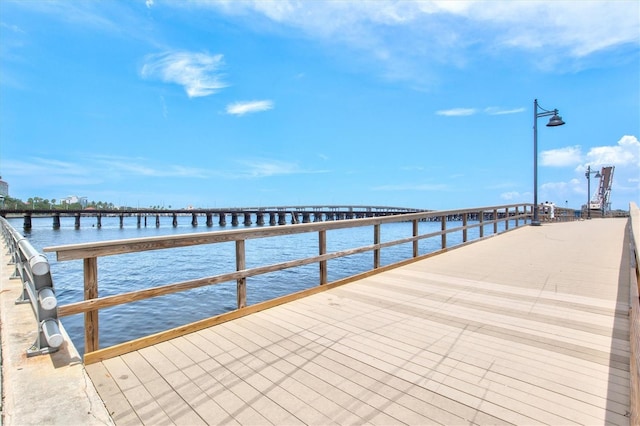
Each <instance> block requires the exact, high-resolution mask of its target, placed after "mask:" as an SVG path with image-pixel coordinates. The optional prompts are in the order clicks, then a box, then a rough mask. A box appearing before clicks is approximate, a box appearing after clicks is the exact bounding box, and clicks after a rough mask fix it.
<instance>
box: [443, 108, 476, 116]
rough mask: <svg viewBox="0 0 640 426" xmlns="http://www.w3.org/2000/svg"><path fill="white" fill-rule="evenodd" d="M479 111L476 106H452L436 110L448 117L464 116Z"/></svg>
mask: <svg viewBox="0 0 640 426" xmlns="http://www.w3.org/2000/svg"><path fill="white" fill-rule="evenodd" d="M477 112H478V110H477V109H475V108H452V109H442V110H439V111H436V114H437V115H444V116H446V117H464V116H467V115H474V114H476V113H477Z"/></svg>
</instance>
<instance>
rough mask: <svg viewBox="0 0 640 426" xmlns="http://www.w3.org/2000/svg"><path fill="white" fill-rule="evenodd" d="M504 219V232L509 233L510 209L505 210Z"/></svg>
mask: <svg viewBox="0 0 640 426" xmlns="http://www.w3.org/2000/svg"><path fill="white" fill-rule="evenodd" d="M504 217H505V221H504V230H505V231H508V230H509V207H505V208H504Z"/></svg>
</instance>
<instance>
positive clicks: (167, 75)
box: [140, 52, 228, 98]
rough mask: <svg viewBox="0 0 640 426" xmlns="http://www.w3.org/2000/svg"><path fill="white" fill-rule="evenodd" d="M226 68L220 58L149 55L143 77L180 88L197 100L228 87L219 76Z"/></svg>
mask: <svg viewBox="0 0 640 426" xmlns="http://www.w3.org/2000/svg"><path fill="white" fill-rule="evenodd" d="M223 64H224V62H223V56H222V55H220V54H218V55H210V54H207V53H195V52H164V53H158V54H153V55H147V56H146V57H145V59H144V65H143V66H142V69H141V70H140V75H141V76H142V77H143V78H151V79H159V80H161V81H164V82H165V83H175V84H179V85H181V86H183V87H184V90H185V91H186V92H187V95H188V96H189V97H190V98H195V97H200V96H208V95H212V94H214V93H216V92H218V91H219V90H220V89H223V88H225V87H227V86H228V85H227V84H226V83H224V82H223V81H222V77H221V75H220V74H219V71H220V68H221V67H222V66H223Z"/></svg>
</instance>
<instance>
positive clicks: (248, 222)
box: [244, 213, 253, 226]
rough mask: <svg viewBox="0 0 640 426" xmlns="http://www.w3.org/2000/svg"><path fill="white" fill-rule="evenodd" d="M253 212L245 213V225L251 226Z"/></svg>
mask: <svg viewBox="0 0 640 426" xmlns="http://www.w3.org/2000/svg"><path fill="white" fill-rule="evenodd" d="M251 223H253V222H251V213H245V214H244V226H251Z"/></svg>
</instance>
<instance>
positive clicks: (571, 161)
mask: <svg viewBox="0 0 640 426" xmlns="http://www.w3.org/2000/svg"><path fill="white" fill-rule="evenodd" d="M581 158H582V154H581V150H580V146H577V145H576V146H568V147H564V148H558V149H550V150H548V151H543V152H541V153H540V164H541V165H542V166H551V167H566V166H573V165H575V164H578V163H580V160H581Z"/></svg>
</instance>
